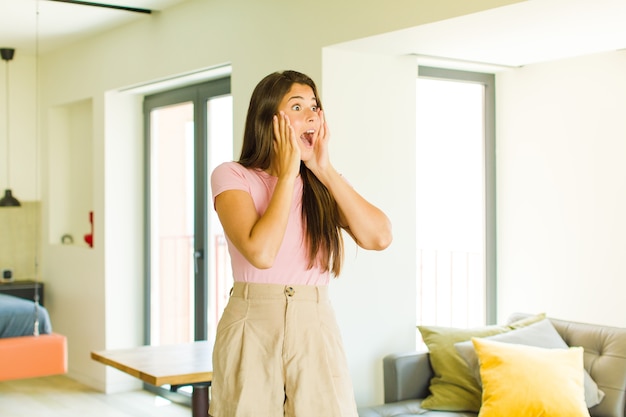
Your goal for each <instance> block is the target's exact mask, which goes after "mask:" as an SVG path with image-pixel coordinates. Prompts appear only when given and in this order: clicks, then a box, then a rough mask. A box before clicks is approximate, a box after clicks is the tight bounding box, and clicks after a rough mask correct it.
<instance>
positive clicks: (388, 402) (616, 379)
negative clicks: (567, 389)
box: [358, 313, 626, 417]
mask: <svg viewBox="0 0 626 417" xmlns="http://www.w3.org/2000/svg"><path fill="white" fill-rule="evenodd" d="M528 316H529V315H528V314H523V313H516V314H514V315H513V316H512V317H511V318H510V321H509V322H514V321H516V320H519V319H523V318H525V317H528ZM544 318H545V316H544ZM547 321H549V323H551V324H552V326H553V328H554V329H555V330H556V331H557V332H558V335H560V337H561V338H562V340H563V341H564V342H565V343H566V344H567V346H570V347H575V346H576V347H582V349H579V350H580V351H582V352H583V353H582V357H583V360H582V362H583V366H584V369H585V370H586V371H587V373H588V376H590V377H591V378H592V379H593V381H595V383H596V384H597V388H599V390H601V391H600V393H601V394H602V398H601V400H600V402H599V403H598V404H596V405H594V406H592V407H583V408H587V409H588V413H589V415H590V416H591V417H626V329H624V328H617V327H610V326H603V325H596V324H588V323H578V322H572V321H566V320H561V319H554V318H550V317H548V318H547ZM493 337H494V338H496V337H498V336H493ZM468 343H471V342H468ZM511 343H512V342H511ZM491 344H492V345H493V344H494V342H491ZM495 344H496V345H497V343H495ZM455 346H457V347H458V346H459V344H455ZM475 346H476V347H477V348H478V346H477V345H475ZM567 346H566V347H567ZM509 349H512V348H509ZM528 349H533V348H528ZM552 350H554V349H552ZM569 350H575V349H562V351H569ZM481 366H482V365H481ZM481 372H482V371H481ZM434 375H435V374H434V372H433V367H432V364H431V360H430V353H429V352H406V353H394V354H390V355H387V356H385V357H384V358H383V378H384V380H383V384H384V404H381V405H374V406H368V407H360V408H359V410H358V414H359V417H392V416H393V417H410V416H425V417H476V416H477V415H478V412H477V411H478V410H473V411H459V410H433V409H425V408H422V402H423V401H424V399H425V398H427V397H428V396H429V395H430V394H431V392H430V384H431V380H433V377H434ZM481 375H482V373H481ZM484 382H485V381H483V383H484ZM507 385H510V384H507ZM482 401H484V395H483V398H482ZM582 405H583V406H585V405H586V404H585V403H584V402H583V403H582ZM482 406H484V402H483V403H482V405H481V407H482ZM507 414H508V413H507ZM542 415H544V414H542ZM547 415H550V414H547Z"/></svg>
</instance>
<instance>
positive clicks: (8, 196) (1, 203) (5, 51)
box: [0, 48, 21, 207]
mask: <svg viewBox="0 0 626 417" xmlns="http://www.w3.org/2000/svg"><path fill="white" fill-rule="evenodd" d="M14 53H15V49H12V48H0V54H2V59H3V60H5V61H6V63H7V64H6V102H7V104H6V113H7V117H6V120H5V124H6V127H7V136H6V142H7V146H6V149H7V154H6V158H7V163H6V167H7V188H6V190H4V196H3V197H2V198H1V199H0V207H19V206H21V204H20V202H19V201H18V200H17V199H16V198H15V197H13V193H12V192H11V181H10V175H11V169H10V165H9V161H10V160H11V158H10V155H9V149H10V148H9V119H10V114H9V61H10V60H12V59H13V54H14Z"/></svg>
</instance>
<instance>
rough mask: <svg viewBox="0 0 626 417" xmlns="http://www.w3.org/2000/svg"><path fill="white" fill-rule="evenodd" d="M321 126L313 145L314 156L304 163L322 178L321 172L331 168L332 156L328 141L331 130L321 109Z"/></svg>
mask: <svg viewBox="0 0 626 417" xmlns="http://www.w3.org/2000/svg"><path fill="white" fill-rule="evenodd" d="M319 118H320V128H319V132H318V134H317V140H316V141H315V145H314V147H313V152H314V156H313V158H311V159H309V160H308V161H306V162H305V163H304V164H305V165H306V166H307V168H309V169H310V170H311V171H312V172H313V174H315V176H316V177H318V178H320V174H322V173H323V172H324V171H326V170H327V169H328V168H330V166H331V165H330V156H329V154H328V141H329V140H330V131H329V130H328V124H327V123H326V118H325V117H324V111H323V110H320V111H319Z"/></svg>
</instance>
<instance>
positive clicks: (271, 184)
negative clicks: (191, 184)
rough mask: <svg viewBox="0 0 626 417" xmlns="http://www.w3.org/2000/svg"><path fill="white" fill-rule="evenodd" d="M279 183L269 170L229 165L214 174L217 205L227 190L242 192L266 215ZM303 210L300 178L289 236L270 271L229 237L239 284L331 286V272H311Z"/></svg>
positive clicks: (290, 217)
mask: <svg viewBox="0 0 626 417" xmlns="http://www.w3.org/2000/svg"><path fill="white" fill-rule="evenodd" d="M277 181H278V178H277V177H273V176H271V175H269V174H268V173H266V172H265V171H262V170H258V169H249V168H245V167H243V166H242V165H241V164H239V163H237V162H225V163H223V164H221V165H219V166H218V167H217V168H215V170H214V171H213V173H212V175H211V190H212V193H213V204H214V205H215V197H217V196H218V195H219V194H221V193H223V192H224V191H228V190H242V191H245V192H247V193H249V194H250V196H252V201H253V202H254V206H255V207H256V210H257V212H258V213H259V215H262V214H263V213H265V210H266V209H267V206H268V205H269V202H270V198H271V196H272V193H273V192H274V188H275V187H276V182H277ZM301 210H302V179H301V178H300V177H298V178H297V180H296V183H295V185H294V193H293V201H292V203H291V211H290V213H289V220H288V222H287V230H286V231H285V237H284V238H283V242H282V244H281V246H280V250H279V251H278V255H277V256H276V260H275V261H274V265H273V266H272V267H271V268H269V269H258V268H255V267H254V266H252V265H251V264H250V262H248V261H247V260H246V258H244V256H243V255H242V254H241V252H239V251H238V250H237V248H236V247H235V245H233V243H232V242H231V241H230V239H229V238H228V236H226V241H227V242H228V251H229V253H230V258H231V261H232V268H233V278H234V280H235V281H237V282H254V283H261V284H283V285H327V284H328V282H329V272H328V271H326V272H322V271H321V269H320V268H319V267H317V266H313V267H312V268H311V269H307V266H308V264H309V261H308V257H307V253H306V247H305V244H304V227H303V224H302V214H301Z"/></svg>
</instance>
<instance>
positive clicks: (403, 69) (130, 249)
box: [40, 0, 516, 405]
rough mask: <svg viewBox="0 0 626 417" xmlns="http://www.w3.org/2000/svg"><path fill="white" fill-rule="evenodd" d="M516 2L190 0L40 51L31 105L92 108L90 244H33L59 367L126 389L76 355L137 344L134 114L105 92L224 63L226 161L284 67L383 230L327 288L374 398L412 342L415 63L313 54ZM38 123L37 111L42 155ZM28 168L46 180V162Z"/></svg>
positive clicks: (362, 389)
mask: <svg viewBox="0 0 626 417" xmlns="http://www.w3.org/2000/svg"><path fill="white" fill-rule="evenodd" d="M515 2H516V1H514V0H480V1H478V0H477V1H473V2H465V1H458V0H445V1H442V0H437V1H434V0H419V1H415V0H396V1H395V2H394V4H393V7H390V5H389V4H388V3H383V2H373V3H368V4H364V3H363V2H356V1H354V0H350V1H344V2H335V1H332V0H322V1H321V2H318V3H315V4H314V5H312V4H307V5H305V6H300V5H299V4H297V3H293V2H283V1H276V2H258V1H257V0H244V1H240V2H237V3H236V4H233V3H232V2H230V3H229V2H223V1H222V2H220V1H210V2H209V1H206V0H189V1H187V2H184V3H182V4H180V5H179V6H176V7H174V8H172V9H169V10H166V11H164V12H160V13H158V14H155V15H153V16H151V17H147V18H146V19H142V20H141V21H140V22H137V23H133V24H131V25H127V26H123V27H120V28H117V29H115V30H113V31H111V32H110V33H107V34H105V35H101V36H96V37H94V38H92V39H90V40H87V41H79V42H77V43H76V44H74V45H72V46H70V47H66V48H63V49H61V50H58V51H55V52H53V53H49V54H47V55H46V56H43V57H41V60H40V65H41V83H42V101H41V109H42V114H46V111H47V109H49V108H51V107H54V106H63V105H67V104H68V103H73V102H77V101H82V100H87V99H90V100H91V101H92V106H93V112H94V114H93V137H92V152H93V154H92V156H93V163H92V164H93V165H92V166H93V172H92V174H93V175H92V181H93V190H92V191H93V192H92V196H93V197H92V199H93V201H92V202H91V203H92V207H93V210H94V213H95V236H94V239H95V245H94V249H87V248H78V247H66V246H61V245H58V244H46V245H44V248H43V252H44V258H43V261H42V269H43V277H44V280H45V281H46V283H47V285H46V292H47V294H46V299H47V300H49V302H48V301H47V305H48V307H49V310H50V314H51V316H52V318H53V322H54V323H55V328H56V330H57V331H59V332H60V333H63V334H65V335H67V336H68V343H69V376H71V377H73V378H75V379H77V380H79V381H82V382H85V383H87V384H89V385H91V386H93V387H96V388H98V389H102V390H105V391H108V392H112V391H115V390H118V389H124V387H127V386H128V385H129V384H130V383H129V382H128V381H127V380H124V379H123V378H122V377H121V376H120V375H119V373H117V371H112V370H110V369H108V370H106V371H105V367H104V366H102V365H100V364H97V363H95V362H93V361H91V360H90V358H89V352H90V351H92V350H101V349H106V348H119V347H128V346H135V345H137V344H138V341H139V340H141V334H140V333H141V330H140V329H141V324H142V319H143V316H142V314H141V308H140V306H141V303H142V296H143V293H142V284H141V283H142V278H143V277H142V272H141V271H142V263H143V256H142V251H141V242H142V238H143V237H142V235H141V233H142V219H141V207H142V204H143V203H142V202H143V195H142V191H141V181H142V174H141V164H142V158H141V156H140V154H141V143H142V140H143V137H142V134H141V126H140V124H139V125H138V123H139V122H138V120H141V119H140V118H141V111H140V109H139V107H138V106H136V103H133V102H132V99H130V98H128V97H126V98H124V97H120V96H116V94H115V93H114V91H115V90H118V89H120V88H123V87H126V86H129V85H134V84H137V83H143V82H146V81H150V80H155V79H160V78H164V77H169V76H172V75H176V74H180V73H184V72H188V71H191V70H197V69H200V68H207V67H212V66H217V65H221V64H224V63H230V64H231V65H232V68H233V73H232V92H233V95H234V135H235V150H234V154H238V151H239V146H240V141H241V139H240V138H241V134H242V131H243V121H244V117H245V111H246V108H247V101H248V98H249V96H250V93H251V91H252V88H253V87H254V85H255V84H256V83H257V82H258V81H259V80H260V79H261V78H262V77H263V76H264V75H266V74H267V73H269V72H271V71H275V70H280V69H286V68H293V69H297V70H301V71H303V72H306V73H308V74H309V75H311V76H313V77H314V78H315V79H316V80H317V81H318V83H319V85H320V88H321V91H322V92H323V97H322V99H323V100H324V104H325V106H327V108H328V109H329V111H328V117H329V121H330V122H331V129H332V131H333V145H332V147H333V152H334V153H333V158H334V159H333V160H334V161H335V164H336V165H337V167H338V168H339V169H340V170H341V171H343V172H344V173H345V174H346V175H347V176H348V178H349V179H350V181H351V182H352V183H353V184H354V185H355V186H356V187H357V188H358V189H359V190H360V191H361V192H362V193H363V194H364V195H366V196H367V197H368V198H370V199H371V200H372V201H374V202H375V203H376V204H378V205H379V206H381V207H382V208H383V209H385V210H386V211H387V212H388V213H389V215H390V217H391V220H392V222H393V224H394V231H395V240H394V243H393V244H392V247H391V248H389V249H388V250H387V251H386V252H383V253H371V252H366V251H358V252H356V255H355V250H354V248H353V247H350V246H348V248H347V252H346V260H347V262H346V263H347V265H346V271H345V274H344V275H343V276H342V277H341V278H340V279H339V281H336V282H334V283H333V287H334V288H333V294H334V295H333V299H334V302H335V305H336V307H337V315H338V318H339V321H340V324H341V325H342V328H343V329H344V335H345V336H344V340H345V343H346V347H347V354H348V357H349V360H350V369H351V371H352V372H353V374H354V376H353V378H354V381H355V391H356V396H357V399H358V402H359V404H362V405H366V404H372V403H377V402H381V401H382V395H383V394H382V371H381V366H382V364H381V358H382V356H383V355H384V354H386V353H388V352H392V351H396V350H406V349H411V348H412V346H413V345H412V342H413V339H412V336H413V334H414V331H415V327H414V315H415V310H414V305H412V304H411V303H412V302H413V300H412V295H413V294H414V285H415V284H414V277H415V272H414V269H415V265H414V253H415V243H414V236H413V232H414V228H415V225H414V221H415V220H414V215H413V213H414V209H413V207H414V204H415V198H414V195H412V191H410V190H412V189H413V188H414V179H413V178H414V169H413V167H412V164H411V162H412V161H411V160H412V158H413V155H414V148H413V146H414V145H413V144H412V142H410V140H411V139H410V138H412V137H413V135H414V129H415V127H414V126H413V122H412V119H411V118H410V116H409V113H410V109H411V108H412V107H411V106H414V100H412V95H413V94H414V83H413V81H414V78H413V76H414V75H415V73H414V72H413V71H414V67H413V65H414V63H410V61H412V60H410V59H408V58H407V59H405V58H393V57H386V58H382V57H376V56H368V55H367V54H365V55H362V56H357V55H353V54H350V53H349V52H347V51H344V52H339V51H338V50H333V49H334V48H329V49H328V50H324V52H323V48H324V47H328V46H332V45H335V44H338V43H340V42H345V41H349V40H352V39H358V38H363V37H366V36H371V35H375V34H378V33H383V32H389V31H394V30H398V29H401V28H406V27H411V26H416V25H420V24H423V23H427V22H432V21H437V20H440V19H445V18H449V17H452V16H457V15H463V14H468V13H472V12H475V11H479V10H482V9H488V8H492V7H498V6H501V5H505V4H510V3H515ZM304 7H305V8H304ZM41 19H45V16H42V17H41ZM322 58H324V62H322ZM342 65H343V66H342ZM411 67H413V68H411ZM389 71H391V72H396V73H397V74H398V78H395V77H396V74H393V75H391V74H389V73H388V72H389ZM410 72H413V74H412V75H410V76H409V73H410ZM322 75H323V77H322ZM385 77H387V78H385ZM409 78H411V81H410V82H409V81H408V80H409ZM405 81H406V82H407V85H406V91H405V90H404V86H403V82H405ZM344 93H345V94H347V93H349V94H350V96H344V95H343V94H344ZM326 96H328V98H326ZM372 97H374V99H373V100H374V102H372ZM372 108H374V109H375V110H374V111H368V110H369V109H372ZM118 123H122V124H124V127H123V128H120V126H119V124H118ZM45 124H46V121H45V118H44V120H43V122H42V125H43V126H42V140H43V141H44V144H43V151H44V152H45V154H46V156H47V155H48V152H49V151H50V149H48V147H47V144H46V143H45V141H46V139H47V138H46V126H45ZM405 141H407V142H406V143H405ZM42 164H43V165H42V168H43V171H44V174H43V175H45V171H46V170H47V168H48V163H47V161H46V160H45V158H44V159H43V161H42ZM42 194H43V195H42V198H43V199H44V219H43V222H44V228H43V229H44V242H49V241H50V239H49V236H48V234H47V233H48V232H47V229H48V227H47V226H48V224H49V222H51V221H54V220H53V219H51V218H50V217H49V211H47V209H46V207H47V204H49V203H53V201H52V200H53V199H54V198H55V196H54V195H51V193H49V192H48V190H46V189H44V190H42ZM46 200H48V201H47V202H46ZM70 203H71V202H70Z"/></svg>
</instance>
